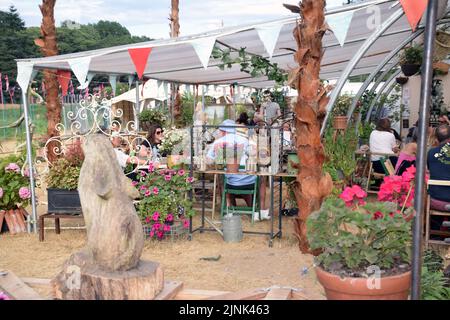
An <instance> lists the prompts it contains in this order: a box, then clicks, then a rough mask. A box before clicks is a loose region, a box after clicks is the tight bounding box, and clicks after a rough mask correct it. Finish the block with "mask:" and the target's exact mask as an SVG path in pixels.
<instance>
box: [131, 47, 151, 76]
mask: <svg viewBox="0 0 450 320" xmlns="http://www.w3.org/2000/svg"><path fill="white" fill-rule="evenodd" d="M150 52H152V48H137V49H128V53H129V55H130V57H131V60H133V64H134V67H135V68H136V73H137V75H138V77H139V79H142V76H143V75H144V71H145V67H146V66H147V61H148V56H149V55H150Z"/></svg>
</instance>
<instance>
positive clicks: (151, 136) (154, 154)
mask: <svg viewBox="0 0 450 320" xmlns="http://www.w3.org/2000/svg"><path fill="white" fill-rule="evenodd" d="M162 138H163V129H162V127H161V126H160V125H159V124H153V125H151V126H150V129H149V130H148V134H147V138H146V139H147V140H144V142H142V143H141V150H140V151H139V156H141V157H147V158H150V157H151V158H153V159H157V158H158V157H163V156H165V155H164V154H160V152H159V149H158V146H159V145H160V144H161V142H162Z"/></svg>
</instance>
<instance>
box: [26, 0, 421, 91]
mask: <svg viewBox="0 0 450 320" xmlns="http://www.w3.org/2000/svg"><path fill="white" fill-rule="evenodd" d="M396 3H398V2H397V1H390V0H378V1H368V2H365V3H360V4H357V5H347V6H344V7H341V8H337V9H333V10H330V11H329V12H328V13H327V15H333V14H337V13H341V12H349V11H354V14H353V18H352V22H351V25H350V29H349V31H348V35H347V38H346V41H345V45H344V46H343V47H341V46H340V44H339V42H338V41H337V39H336V37H335V36H334V35H333V34H332V33H331V32H329V31H328V32H327V33H326V35H325V37H324V41H323V44H324V50H325V54H324V57H323V61H322V69H321V77H322V78H323V79H337V78H339V77H340V74H341V72H342V70H344V68H345V67H346V66H347V64H348V62H349V61H350V60H351V58H352V57H353V56H354V54H355V52H356V51H357V50H358V49H359V48H360V47H361V45H362V44H363V43H364V42H365V41H366V39H367V38H368V37H369V36H370V35H371V34H372V33H373V31H374V28H375V25H374V23H375V22H376V21H375V20H376V19H378V18H377V16H376V15H375V18H374V12H379V14H380V15H379V22H383V21H385V20H386V19H388V17H389V16H391V15H392V14H393V12H394V11H396V10H398V9H399V6H395V7H393V5H395V4H396ZM368 8H370V9H368ZM298 18H299V17H298V16H293V17H292V18H285V19H280V20H275V21H269V22H264V23H261V24H253V25H248V26H240V27H232V28H226V29H220V30H216V31H211V32H207V33H204V34H199V35H195V36H187V37H180V38H175V39H167V40H155V41H149V42H143V43H137V44H132V45H124V46H117V47H111V48H105V49H99V50H92V51H86V52H80V53H73V54H66V55H59V56H53V57H46V58H37V59H22V60H18V61H28V62H31V63H33V65H34V69H43V68H51V69H64V70H70V69H71V68H70V66H69V63H68V61H70V60H72V59H74V58H90V59H91V61H90V65H89V71H90V72H92V73H95V74H110V75H111V74H117V75H126V74H129V75H132V74H135V72H136V71H135V70H136V69H135V66H134V64H133V62H132V60H131V58H130V56H129V53H128V49H130V48H147V47H151V48H152V51H151V54H150V56H149V58H148V61H147V66H146V68H145V71H144V76H145V77H148V78H152V79H157V80H161V81H168V82H175V83H180V84H231V83H238V84H239V85H243V86H249V87H252V88H265V87H270V86H273V85H274V82H273V81H268V80H267V78H266V77H258V78H252V77H251V76H250V75H249V74H248V73H245V72H241V71H240V66H238V65H234V66H233V67H232V68H231V69H226V68H225V70H220V69H219V68H218V67H217V66H218V64H219V63H220V61H217V60H214V59H213V58H211V59H210V60H209V63H208V68H207V69H204V67H203V66H202V63H201V61H200V59H199V57H198V56H197V53H196V51H195V50H194V47H193V45H192V43H193V42H196V41H199V40H201V39H207V38H211V37H213V38H215V39H216V41H217V42H216V45H217V46H219V47H221V48H226V47H232V48H236V49H239V48H241V47H246V51H247V52H248V53H252V54H256V55H261V56H264V57H268V56H269V55H268V53H267V52H266V49H265V46H264V44H263V42H262V41H261V39H260V37H259V35H258V32H257V29H258V28H263V27H268V26H269V27H270V26H276V25H280V26H281V31H280V33H279V37H278V40H277V42H276V45H275V49H274V52H273V56H272V58H271V61H272V62H274V63H277V64H278V65H279V66H280V67H281V68H282V69H285V70H290V69H293V68H295V67H296V63H295V61H294V58H293V50H296V48H297V45H296V42H295V40H294V38H293V34H292V32H293V29H294V27H295V25H296V19H298ZM374 19H375V20H374ZM411 33H412V31H411V27H410V26H409V24H408V22H407V19H406V17H405V16H403V17H401V18H400V19H399V20H398V21H397V22H396V23H394V24H393V25H392V26H391V27H390V28H389V29H388V30H387V31H386V32H384V35H382V36H381V37H380V38H379V39H378V40H377V41H376V42H375V43H374V44H373V45H372V46H371V48H370V49H369V50H368V51H367V52H366V54H365V55H364V57H363V58H362V59H361V61H360V62H359V63H358V65H357V66H356V68H354V70H353V72H352V74H351V75H360V74H367V73H370V72H371V71H372V70H374V69H375V68H376V66H377V65H378V64H379V63H380V61H382V60H383V58H384V57H386V55H388V54H389V53H390V51H391V50H392V48H393V47H394V46H395V45H396V44H398V43H400V42H401V41H402V40H404V39H406V38H407V37H408V36H409V35H411ZM389 67H391V65H389V64H388V65H387V66H386V68H389Z"/></svg>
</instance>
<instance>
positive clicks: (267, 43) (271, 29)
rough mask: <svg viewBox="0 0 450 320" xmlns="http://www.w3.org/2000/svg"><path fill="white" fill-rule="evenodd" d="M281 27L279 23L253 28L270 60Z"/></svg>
mask: <svg viewBox="0 0 450 320" xmlns="http://www.w3.org/2000/svg"><path fill="white" fill-rule="evenodd" d="M282 26H283V24H281V23H280V24H272V25H267V26H259V27H256V28H255V30H256V31H257V32H258V36H259V38H260V39H261V41H262V43H263V44H264V48H266V51H267V53H268V54H269V57H270V58H272V55H273V52H274V50H275V46H276V44H277V40H278V36H279V35H280V31H281V27H282Z"/></svg>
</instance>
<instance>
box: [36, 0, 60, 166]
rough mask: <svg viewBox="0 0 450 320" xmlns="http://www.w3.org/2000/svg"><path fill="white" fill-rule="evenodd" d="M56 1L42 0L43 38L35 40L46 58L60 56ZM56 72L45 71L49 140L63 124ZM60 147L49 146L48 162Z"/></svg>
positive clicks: (54, 144)
mask: <svg viewBox="0 0 450 320" xmlns="http://www.w3.org/2000/svg"><path fill="white" fill-rule="evenodd" d="M55 3H56V0H42V5H39V8H40V9H41V12H42V24H41V36H42V38H38V39H36V40H35V44H36V45H37V46H39V47H40V48H41V51H42V54H43V55H44V56H45V57H49V56H55V55H57V54H58V45H57V40H56V27H55V18H54V8H55ZM56 72H57V71H56V70H44V82H45V86H46V89H47V97H46V106H47V120H48V124H47V136H48V138H51V137H54V136H56V135H58V131H57V130H56V125H57V124H58V123H60V122H61V103H60V101H59V98H58V91H59V83H58V78H57V74H56ZM55 147H58V145H57V144H56V143H55V142H51V143H49V145H48V160H49V161H50V162H53V161H54V160H55V159H56V157H57V156H56V155H55V153H54V148H55Z"/></svg>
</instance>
